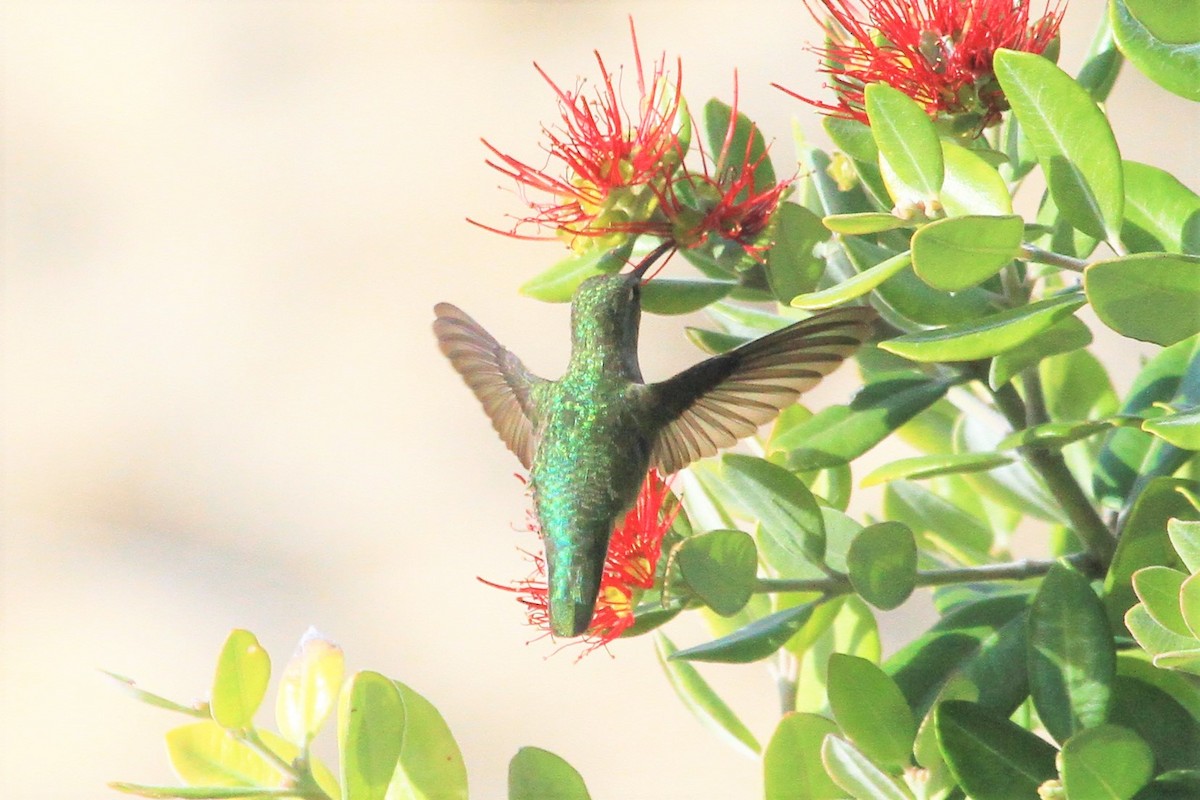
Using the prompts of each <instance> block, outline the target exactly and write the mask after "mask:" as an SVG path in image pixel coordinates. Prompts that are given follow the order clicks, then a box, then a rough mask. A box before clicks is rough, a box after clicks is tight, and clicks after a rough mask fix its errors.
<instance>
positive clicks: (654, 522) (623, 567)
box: [484, 470, 679, 657]
mask: <svg viewBox="0 0 1200 800" xmlns="http://www.w3.org/2000/svg"><path fill="white" fill-rule="evenodd" d="M671 499H673V495H672V494H671V491H670V486H669V485H668V483H667V482H666V481H665V480H663V478H662V476H661V475H659V473H658V471H657V470H651V471H650V473H649V474H648V475H647V476H646V480H645V481H644V482H643V484H642V488H641V491H640V492H639V493H638V497H637V501H636V502H635V503H634V505H633V508H631V509H630V510H629V513H627V514H626V515H625V519H624V520H622V521H621V523H620V524H619V525H617V526H616V527H615V528H614V529H613V533H612V538H611V539H610V540H609V543H608V555H607V557H606V558H605V562H604V573H603V576H602V577H601V579H600V594H599V597H598V598H597V601H596V611H595V613H594V614H593V616H592V623H591V625H590V626H588V629H587V631H586V632H585V633H584V634H583V636H581V637H580V639H579V641H580V642H581V643H583V644H584V645H586V648H585V649H584V651H583V653H581V654H580V656H581V657H582V656H583V655H586V654H588V653H590V652H591V651H593V650H595V649H596V648H598V647H603V646H605V645H607V644H608V643H609V642H611V641H613V640H614V639H616V638H617V637H619V636H620V635H621V634H622V633H623V632H625V631H626V630H627V629H628V628H629V627H630V626H631V625H633V623H634V611H633V610H634V607H635V606H636V605H637V601H638V598H639V597H640V595H641V594H642V593H643V592H644V591H645V590H647V589H650V588H651V587H653V586H654V576H655V573H656V571H657V570H658V560H659V557H660V556H661V555H662V544H663V537H664V536H666V534H667V531H669V530H670V529H671V525H672V523H673V522H674V521H675V515H676V514H677V513H678V512H679V505H678V504H677V503H674V502H671V503H668V501H669V500H671ZM529 529H530V530H531V531H533V532H535V533H538V534H539V535H540V531H539V529H538V526H537V522H536V520H534V519H533V517H532V516H531V517H530V519H529ZM531 557H532V559H533V565H534V570H533V573H532V574H531V575H530V576H529V577H528V578H525V579H524V580H521V581H518V582H517V583H516V584H515V585H514V586H501V585H499V584H495V583H491V582H490V581H484V583H486V584H488V585H489V586H493V587H495V588H497V589H503V590H505V591H508V592H513V593H514V594H516V596H517V600H518V601H519V602H520V603H521V604H522V605H524V606H525V613H526V615H527V618H528V621H529V624H530V625H532V626H533V627H535V628H538V629H539V630H542V631H546V632H547V633H549V631H550V607H549V602H548V595H549V587H548V586H547V583H546V559H545V558H544V557H543V556H541V555H532V556H531Z"/></svg>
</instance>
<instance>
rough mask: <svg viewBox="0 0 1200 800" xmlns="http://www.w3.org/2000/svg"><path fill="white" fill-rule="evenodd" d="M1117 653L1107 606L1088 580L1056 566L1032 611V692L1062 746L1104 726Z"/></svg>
mask: <svg viewBox="0 0 1200 800" xmlns="http://www.w3.org/2000/svg"><path fill="white" fill-rule="evenodd" d="M1116 671H1117V654H1116V650H1115V649H1114V647H1113V639H1112V634H1111V633H1110V631H1109V628H1108V620H1107V619H1106V618H1105V616H1104V607H1103V606H1102V605H1101V604H1100V599H1099V598H1098V597H1096V594H1095V592H1093V591H1092V587H1091V585H1090V584H1089V583H1088V580H1087V578H1085V577H1084V576H1082V575H1080V574H1079V573H1078V572H1075V571H1074V570H1072V569H1069V568H1067V567H1064V566H1062V565H1061V564H1056V565H1055V566H1054V567H1052V568H1051V569H1050V572H1048V573H1047V574H1046V577H1045V578H1043V579H1042V585H1041V588H1039V589H1038V593H1037V595H1036V596H1035V597H1034V599H1033V606H1032V607H1031V608H1030V611H1029V689H1030V694H1031V695H1032V696H1033V706H1034V708H1036V709H1037V712H1038V716H1039V717H1040V718H1041V720H1042V723H1043V724H1044V725H1045V726H1046V730H1047V731H1049V732H1050V735H1051V736H1053V737H1054V738H1055V739H1057V740H1058V741H1060V742H1063V741H1066V740H1067V739H1069V738H1070V737H1071V736H1073V735H1074V734H1075V733H1077V732H1079V731H1080V730H1083V729H1084V728H1092V727H1095V726H1096V725H1099V724H1101V723H1103V722H1104V720H1105V718H1106V717H1107V715H1108V707H1109V703H1110V702H1111V700H1112V682H1113V678H1114V677H1115V676H1116Z"/></svg>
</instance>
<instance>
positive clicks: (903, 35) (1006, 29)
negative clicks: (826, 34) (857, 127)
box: [778, 0, 1062, 130]
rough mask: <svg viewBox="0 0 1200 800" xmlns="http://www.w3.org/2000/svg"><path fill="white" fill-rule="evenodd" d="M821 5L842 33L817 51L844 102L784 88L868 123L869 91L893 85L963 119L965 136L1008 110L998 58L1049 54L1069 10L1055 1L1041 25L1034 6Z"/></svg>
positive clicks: (982, 0)
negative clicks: (1004, 52) (1010, 53)
mask: <svg viewBox="0 0 1200 800" xmlns="http://www.w3.org/2000/svg"><path fill="white" fill-rule="evenodd" d="M805 2H806V4H807V3H808V0H805ZM820 3H821V5H822V6H824V8H825V10H826V11H828V12H829V15H830V17H831V18H832V20H833V21H834V22H836V27H834V26H831V29H830V38H831V42H830V43H829V44H828V46H826V47H814V48H811V49H812V50H813V51H814V52H816V53H818V54H819V55H821V56H822V57H823V58H824V59H825V60H826V61H827V62H828V65H827V66H826V67H824V68H823V69H822V71H823V72H826V73H827V74H829V75H830V76H832V88H833V89H834V91H835V92H836V93H837V102H836V103H827V102H823V101H819V100H811V99H809V98H806V97H802V96H801V95H798V94H796V93H794V92H790V91H788V90H787V89H783V87H778V88H780V89H783V91H785V92H788V94H791V95H792V96H793V97H797V98H799V99H801V100H804V101H805V102H807V103H810V104H811V105H814V106H816V107H817V108H820V109H822V110H823V111H825V112H827V113H829V114H832V115H834V116H839V117H848V118H852V119H857V120H859V121H860V122H866V121H867V113H866V105H865V99H864V97H863V90H864V89H865V88H866V86H867V85H868V84H871V83H886V84H888V85H890V86H892V87H894V88H896V89H899V90H900V91H902V92H904V93H905V94H906V95H908V96H909V97H911V98H912V99H914V100H916V101H917V102H918V103H920V104H921V105H922V106H924V107H925V110H926V111H927V112H928V113H929V115H930V116H931V117H938V116H960V115H962V116H963V117H965V118H966V119H965V121H964V124H963V125H960V126H957V127H958V129H960V130H969V129H972V128H973V129H975V130H982V129H983V128H985V127H987V126H988V125H991V124H993V123H995V122H997V121H998V120H999V118H1000V115H1001V114H1002V113H1003V112H1004V111H1006V110H1007V109H1008V103H1007V102H1006V101H1005V99H1004V94H1003V92H1002V91H1001V90H1000V86H999V84H998V83H997V82H996V79H995V76H994V75H993V73H992V56H993V55H994V54H995V52H996V50H997V49H999V48H1002V47H1004V48H1008V49H1011V50H1022V51H1025V52H1027V53H1041V52H1042V51H1044V50H1045V49H1046V46H1047V45H1048V44H1049V43H1050V41H1051V40H1052V39H1053V38H1054V36H1055V34H1056V33H1057V32H1058V26H1059V24H1060V23H1061V22H1062V10H1061V2H1056V3H1055V4H1054V6H1053V8H1051V7H1050V4H1049V0H1047V4H1046V6H1045V10H1044V12H1043V14H1042V15H1041V16H1040V17H1039V18H1038V19H1037V20H1036V21H1033V22H1030V9H1029V6H1030V3H1029V0H820ZM809 9H810V10H812V6H811V5H809ZM814 15H815V12H814ZM838 29H840V30H838Z"/></svg>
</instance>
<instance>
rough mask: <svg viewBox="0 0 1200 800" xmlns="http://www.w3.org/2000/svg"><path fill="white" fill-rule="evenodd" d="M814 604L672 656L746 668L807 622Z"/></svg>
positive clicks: (769, 618) (772, 617)
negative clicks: (744, 666) (738, 665)
mask: <svg viewBox="0 0 1200 800" xmlns="http://www.w3.org/2000/svg"><path fill="white" fill-rule="evenodd" d="M815 606H816V603H815V602H814V603H805V604H804V605H800V606H794V607H792V608H785V609H783V610H782V611H776V612H775V613H774V614H769V615H767V616H765V617H763V618H762V619H758V620H755V621H754V622H751V623H750V624H749V625H746V626H744V627H742V628H738V629H737V630H736V631H734V632H733V633H731V634H729V635H728V636H722V637H721V638H719V639H714V640H713V641H711V642H705V643H704V644H698V645H696V646H694V647H689V648H687V649H686V650H680V651H678V652H676V653H674V654H672V655H671V658H672V659H682V660H684V661H715V662H719V663H723V664H749V663H750V662H751V661H761V660H762V659H764V658H766V657H767V656H769V655H771V654H772V653H774V652H775V651H776V650H778V649H779V648H781V647H783V645H784V643H786V642H787V640H788V639H790V638H792V636H794V635H795V634H796V632H797V631H799V630H800V629H801V628H802V627H804V623H806V622H808V618H809V617H811V616H812V612H813V608H814V607H815Z"/></svg>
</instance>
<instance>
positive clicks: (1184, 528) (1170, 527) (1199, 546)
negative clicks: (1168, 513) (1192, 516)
mask: <svg viewBox="0 0 1200 800" xmlns="http://www.w3.org/2000/svg"><path fill="white" fill-rule="evenodd" d="M1167 536H1168V537H1169V539H1170V542H1171V546H1172V547H1173V548H1174V549H1175V552H1176V553H1178V554H1179V558H1180V559H1181V560H1182V561H1183V563H1184V564H1185V565H1186V566H1187V568H1188V571H1189V572H1200V522H1197V521H1191V520H1182V519H1170V520H1167Z"/></svg>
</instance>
